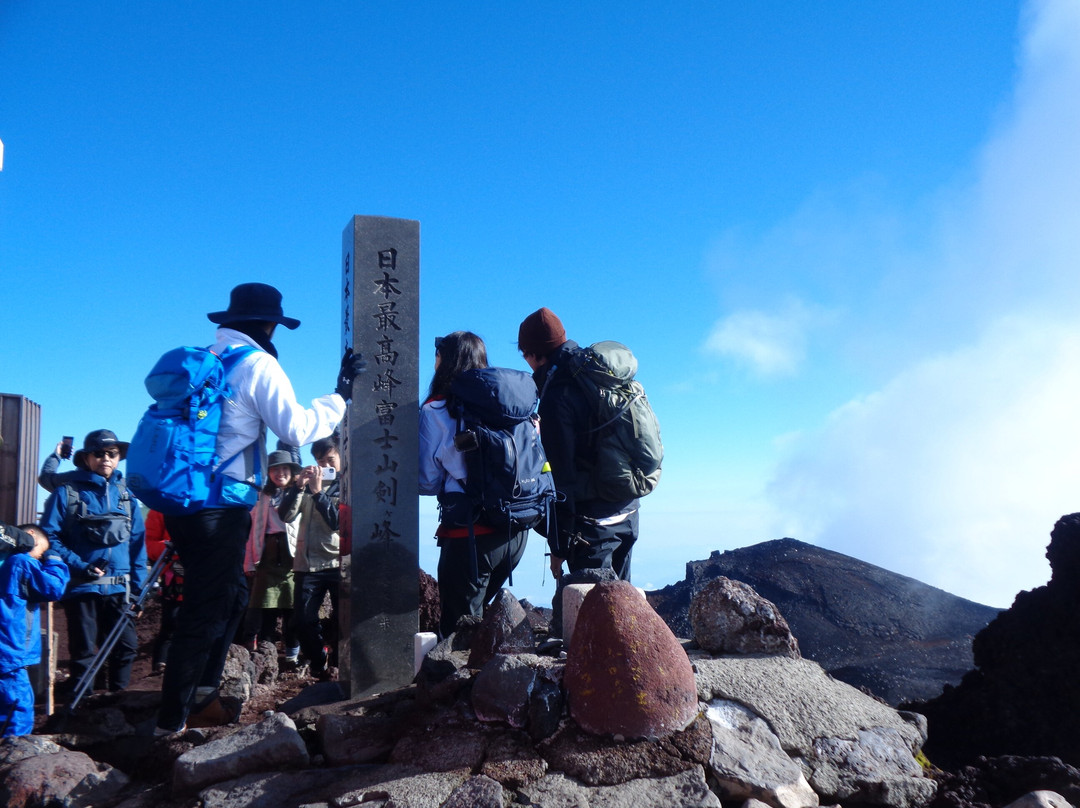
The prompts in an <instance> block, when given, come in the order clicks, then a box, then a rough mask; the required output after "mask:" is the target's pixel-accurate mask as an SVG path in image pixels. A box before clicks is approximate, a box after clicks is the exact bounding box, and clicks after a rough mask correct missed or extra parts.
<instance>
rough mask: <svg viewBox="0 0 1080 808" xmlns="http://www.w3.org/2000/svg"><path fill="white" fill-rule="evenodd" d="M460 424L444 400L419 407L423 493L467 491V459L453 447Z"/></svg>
mask: <svg viewBox="0 0 1080 808" xmlns="http://www.w3.org/2000/svg"><path fill="white" fill-rule="evenodd" d="M456 432H457V421H456V420H455V419H454V418H453V417H452V416H451V415H450V413H449V412H447V410H446V402H445V401H429V402H427V403H426V404H424V406H423V407H421V408H420V493H421V494H428V495H437V494H441V493H442V492H443V491H464V490H465V485H464V483H465V479H466V470H465V456H464V455H462V454H461V452H460V451H458V449H457V447H456V446H454V434H455V433H456Z"/></svg>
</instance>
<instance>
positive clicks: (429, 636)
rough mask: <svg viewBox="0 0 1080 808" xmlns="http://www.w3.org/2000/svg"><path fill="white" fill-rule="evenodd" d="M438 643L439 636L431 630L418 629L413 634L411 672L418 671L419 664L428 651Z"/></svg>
mask: <svg viewBox="0 0 1080 808" xmlns="http://www.w3.org/2000/svg"><path fill="white" fill-rule="evenodd" d="M438 644H439V638H438V636H436V634H435V632H433V631H418V632H417V633H416V634H414V635H413V673H414V674H416V673H420V665H421V664H422V663H423V661H424V657H426V656H427V655H428V651H430V650H431V649H432V648H434V647H435V646H436V645H438Z"/></svg>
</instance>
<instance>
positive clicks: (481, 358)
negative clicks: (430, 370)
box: [427, 331, 488, 401]
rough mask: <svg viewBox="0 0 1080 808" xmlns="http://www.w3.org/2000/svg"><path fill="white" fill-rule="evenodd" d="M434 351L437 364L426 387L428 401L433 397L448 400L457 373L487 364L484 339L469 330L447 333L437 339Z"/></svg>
mask: <svg viewBox="0 0 1080 808" xmlns="http://www.w3.org/2000/svg"><path fill="white" fill-rule="evenodd" d="M435 352H436V353H437V354H438V355H439V366H438V367H437V368H435V374H434V375H433V376H432V377H431V385H430V386H429V387H428V395H427V397H428V400H429V401H430V400H431V399H433V398H445V399H447V400H448V401H449V400H450V399H451V398H452V396H451V395H450V384H451V383H452V382H453V381H454V379H456V378H457V376H458V374H459V373H463V372H464V371H466V370H475V369H476V368H486V367H487V366H488V361H487V348H486V347H485V346H484V341H483V340H482V339H480V337H478V336H476V334H474V333H473V332H471V331H455V332H453V333H452V334H447V335H446V336H445V337H443V338H442V340H441V341H439V345H438V347H437V348H436V349H435Z"/></svg>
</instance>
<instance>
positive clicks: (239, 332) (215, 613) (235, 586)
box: [155, 283, 364, 735]
mask: <svg viewBox="0 0 1080 808" xmlns="http://www.w3.org/2000/svg"><path fill="white" fill-rule="evenodd" d="M206 316H207V319H209V320H210V322H212V323H214V324H216V325H217V326H219V327H218V329H217V333H216V335H215V338H214V345H213V346H212V348H211V349H212V350H213V351H214V352H215V353H217V354H218V355H219V356H220V355H221V353H222V352H224V351H225V350H226V349H227V348H232V347H248V348H255V349H256V350H253V351H250V352H249V353H248V354H247V355H246V356H244V357H243V358H241V359H240V360H239V361H238V362H236V364H235V365H233V367H232V369H231V370H230V372H229V375H228V377H227V381H228V383H229V386H230V387H231V388H232V391H233V394H232V397H231V399H230V403H229V406H227V407H226V408H225V409H224V411H223V413H222V417H221V427H220V429H219V432H218V440H217V447H216V448H217V454H218V456H219V457H226V458H232V459H231V460H229V461H228V462H226V463H225V464H224V466H223V467H222V469H221V472H222V473H223V475H224V476H223V477H222V480H223V485H222V486H221V491H220V494H218V495H217V499H216V500H215V501H211V502H209V503H208V504H207V505H206V506H205V507H204V508H203V509H202V510H200V511H197V512H195V513H193V514H188V515H184V516H167V517H166V518H165V526H166V527H167V528H168V530H169V535H170V536H172V539H173V543H174V545H175V547H176V550H177V552H178V553H179V555H180V557H181V558H183V559H184V600H183V603H182V605H181V607H180V613H179V615H178V616H177V626H176V631H175V633H174V634H173V641H172V645H171V647H170V648H169V657H168V660H167V661H166V666H165V676H164V679H163V681H162V686H161V708H160V710H159V711H158V717H157V728H156V730H155V732H156V734H158V735H166V734H169V733H173V732H179V731H180V730H182V729H183V728H184V727H185V726H186V725H190V726H211V725H218V724H226V723H230V722H232V721H234V720H235V719H236V718H237V716H238V714H239V705H236V704H226V703H225V702H224V701H223V700H222V699H221V698H220V696H219V694H218V686H219V684H220V682H221V674H222V671H223V670H224V668H225V658H226V656H227V654H228V651H229V644H230V642H231V641H232V638H233V637H234V636H235V634H236V630H237V628H238V627H239V624H240V621H241V620H242V619H243V616H244V612H245V609H246V606H247V596H248V590H247V583H246V580H245V578H244V548H245V545H246V544H247V539H248V536H249V534H250V532H251V512H250V508H251V506H252V505H254V503H255V500H256V499H257V492H258V488H259V487H261V485H262V482H263V480H262V479H261V475H259V474H257V471H258V470H259V469H266V468H267V462H266V438H265V433H266V429H267V428H269V429H270V431H272V432H273V433H274V434H275V435H277V437H278V438H280V439H281V440H282V441H284V442H285V443H286V444H288V445H290V446H305V445H307V444H309V443H311V442H312V441H314V440H318V439H319V438H322V437H326V436H327V435H330V434H331V433H332V432H333V431H334V427H336V426H337V424H338V422H339V421H340V420H341V419H342V417H343V416H344V414H345V406H346V400H347V399H348V398H350V397H351V395H352V384H353V379H354V378H355V376H356V375H357V374H358V373H360V372H361V371H362V370H363V369H364V362H363V359H362V357H361V356H360V354H355V355H354V354H353V352H352V351H351V350H348V351H346V352H345V355H344V356H343V357H342V361H341V367H340V370H339V371H338V377H337V386H336V389H335V391H334V392H333V393H331V394H329V395H325V396H321V397H319V398H317V399H315V400H314V401H312V402H311V406H310V407H304V406H303V405H301V404H300V403H299V402H298V401H297V400H296V394H295V392H294V391H293V386H292V383H291V382H290V381H289V377H288V376H286V375H285V371H284V370H282V368H281V365H280V364H279V363H278V360H277V348H276V347H275V346H274V343H273V338H274V333H275V331H276V329H277V327H278V326H279V325H283V326H285V327H286V328H288V329H290V330H291V329H295V328H296V327H297V326H299V325H300V321H299V320H297V319H294V318H292V317H287V316H285V313H284V311H283V309H282V306H281V292H279V291H278V290H277V289H275V288H274V287H273V286H270V285H268V284H265V283H242V284H240V285H239V286H236V287H235V288H233V290H232V292H231V293H230V294H229V306H228V308H227V309H225V310H224V311H215V312H210V313H209V314H207V315H206Z"/></svg>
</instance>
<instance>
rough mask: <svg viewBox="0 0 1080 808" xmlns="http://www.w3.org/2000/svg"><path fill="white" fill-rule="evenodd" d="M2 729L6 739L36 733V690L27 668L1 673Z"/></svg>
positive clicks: (0, 721)
mask: <svg viewBox="0 0 1080 808" xmlns="http://www.w3.org/2000/svg"><path fill="white" fill-rule="evenodd" d="M0 729H3V732H2V733H0V735H2V736H3V737H4V738H10V737H12V736H14V735H29V734H30V733H31V732H33V731H34V688H33V687H31V686H30V674H29V673H27V671H26V668H16V669H15V670H13V671H8V672H7V673H0Z"/></svg>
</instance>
